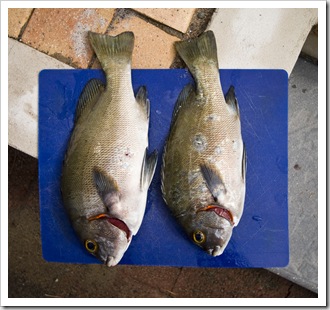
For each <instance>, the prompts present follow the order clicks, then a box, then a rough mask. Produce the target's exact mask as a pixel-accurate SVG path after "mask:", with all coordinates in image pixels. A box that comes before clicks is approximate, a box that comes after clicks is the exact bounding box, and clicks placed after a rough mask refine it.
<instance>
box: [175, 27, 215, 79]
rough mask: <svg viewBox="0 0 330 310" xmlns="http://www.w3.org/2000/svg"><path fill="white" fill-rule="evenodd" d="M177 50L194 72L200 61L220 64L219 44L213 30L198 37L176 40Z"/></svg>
mask: <svg viewBox="0 0 330 310" xmlns="http://www.w3.org/2000/svg"><path fill="white" fill-rule="evenodd" d="M175 47H176V50H177V51H178V53H179V55H180V57H181V58H182V59H183V60H184V62H185V63H186V65H187V66H188V68H189V70H190V71H191V73H192V74H194V71H195V70H196V69H195V68H196V65H197V66H198V64H199V63H205V62H208V63H210V62H213V63H214V65H215V66H216V67H217V68H219V66H218V57H217V45H216V41H215V37H214V34H213V32H212V31H210V30H209V31H206V32H204V33H203V34H202V35H200V36H199V37H198V38H195V39H192V40H187V41H182V42H176V43H175Z"/></svg>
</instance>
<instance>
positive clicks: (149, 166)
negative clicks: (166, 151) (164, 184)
mask: <svg viewBox="0 0 330 310" xmlns="http://www.w3.org/2000/svg"><path fill="white" fill-rule="evenodd" d="M157 160H158V152H157V150H154V151H153V152H152V153H151V154H150V155H149V156H148V155H147V149H146V150H145V153H144V157H143V161H142V169H141V180H140V185H141V190H146V189H148V187H149V185H150V183H151V180H152V178H153V176H154V174H155V170H156V166H157Z"/></svg>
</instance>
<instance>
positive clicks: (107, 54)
mask: <svg viewBox="0 0 330 310" xmlns="http://www.w3.org/2000/svg"><path fill="white" fill-rule="evenodd" d="M88 36H89V40H90V42H91V44H92V46H93V49H94V51H95V53H96V55H97V58H98V59H99V61H100V62H101V65H102V67H103V68H105V67H106V66H107V64H108V63H109V61H111V60H112V59H113V60H114V61H115V62H118V59H120V60H121V61H122V62H125V63H126V62H131V58H132V53H133V47H134V34H133V32H130V31H127V32H123V33H121V34H119V35H117V36H115V37H112V36H109V35H105V34H98V33H95V32H91V31H90V32H89V33H88Z"/></svg>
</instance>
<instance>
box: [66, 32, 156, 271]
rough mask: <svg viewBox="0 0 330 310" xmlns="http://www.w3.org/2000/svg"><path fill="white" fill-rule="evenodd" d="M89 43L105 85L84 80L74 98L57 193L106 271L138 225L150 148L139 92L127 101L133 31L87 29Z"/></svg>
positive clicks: (151, 163)
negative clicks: (105, 32) (114, 33)
mask: <svg viewBox="0 0 330 310" xmlns="http://www.w3.org/2000/svg"><path fill="white" fill-rule="evenodd" d="M89 39H90V42H91V44H92V46H93V48H94V50H95V52H96V55H97V57H98V59H99V60H100V62H101V65H102V68H103V70H104V71H105V75H106V87H105V86H104V85H103V84H102V82H101V81H99V80H97V79H92V80H90V81H89V82H88V84H87V85H86V87H85V88H84V90H83V92H82V94H81V96H80V98H79V102H78V106H77V110H76V119H75V125H74V129H73V132H72V135H71V139H70V141H69V145H68V149H67V153H66V156H65V160H64V164H63V170H62V180H61V191H62V196H63V202H64V206H65V208H66V210H67V211H68V214H69V216H70V219H71V222H72V225H73V227H74V229H75V231H76V233H77V234H78V236H79V237H80V239H81V240H82V242H83V243H84V245H85V248H86V250H87V251H88V252H89V253H91V254H93V255H95V256H97V257H98V258H99V259H100V260H101V261H103V262H104V263H105V264H106V265H107V266H109V267H110V266H114V265H116V264H118V262H119V261H120V260H121V258H122V257H123V255H124V253H125V251H126V250H127V248H128V246H129V244H130V242H131V241H132V237H133V236H134V235H136V233H137V232H138V230H139V228H140V225H141V223H142V219H143V216H144V212H145V207H146V199H147V191H148V188H149V185H150V182H151V180H152V178H153V175H154V171H155V167H156V164H157V151H154V152H153V153H152V154H151V155H149V156H148V155H147V147H148V127H149V111H150V103H149V100H148V99H147V94H146V88H145V87H141V88H140V89H139V91H138V93H137V95H136V97H134V93H133V88H132V84H131V58H132V51H133V46H134V35H133V33H132V32H124V33H122V34H120V35H118V36H115V37H111V36H108V35H102V34H96V33H93V32H89Z"/></svg>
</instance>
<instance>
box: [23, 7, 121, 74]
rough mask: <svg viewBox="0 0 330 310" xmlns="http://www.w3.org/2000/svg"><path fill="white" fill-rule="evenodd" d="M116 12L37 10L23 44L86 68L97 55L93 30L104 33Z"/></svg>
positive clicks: (24, 36) (101, 10) (99, 10)
mask: <svg viewBox="0 0 330 310" xmlns="http://www.w3.org/2000/svg"><path fill="white" fill-rule="evenodd" d="M114 12H115V9H36V10H35V11H34V13H33V15H32V17H31V19H30V21H29V24H28V26H27V27H26V29H25V31H24V34H23V36H22V41H23V42H24V43H26V44H28V45H30V46H32V47H33V48H35V49H37V50H39V51H42V52H44V53H47V54H48V55H50V56H53V57H55V58H57V59H60V60H61V61H64V62H66V63H67V64H69V65H72V66H74V67H79V68H86V67H87V66H88V64H89V62H90V60H91V57H92V55H93V52H92V48H91V46H90V45H89V43H88V42H87V32H88V31H89V30H91V31H95V32H100V33H104V32H105V31H106V29H107V27H108V26H109V24H110V22H111V19H112V17H113V14H114Z"/></svg>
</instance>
